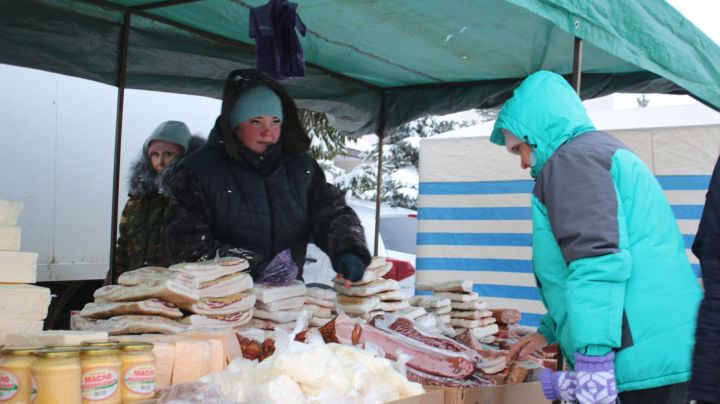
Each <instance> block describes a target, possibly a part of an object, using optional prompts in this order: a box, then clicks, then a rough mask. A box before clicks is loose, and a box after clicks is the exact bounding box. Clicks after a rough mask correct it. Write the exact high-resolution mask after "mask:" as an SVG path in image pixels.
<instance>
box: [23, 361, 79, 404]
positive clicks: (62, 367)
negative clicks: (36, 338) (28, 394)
mask: <svg viewBox="0 0 720 404" xmlns="http://www.w3.org/2000/svg"><path fill="white" fill-rule="evenodd" d="M35 357H36V360H35V362H34V363H33V367H32V375H33V377H34V378H35V382H36V383H37V398H36V399H35V404H66V403H79V402H80V401H81V397H82V396H81V394H80V372H81V368H80V350H79V349H78V348H57V349H40V350H37V351H35Z"/></svg>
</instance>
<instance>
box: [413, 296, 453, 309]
mask: <svg viewBox="0 0 720 404" xmlns="http://www.w3.org/2000/svg"><path fill="white" fill-rule="evenodd" d="M410 304H412V305H413V306H419V307H424V308H426V309H428V308H433V307H445V306H448V307H449V306H450V299H448V298H443V299H441V298H439V297H437V296H413V297H411V298H410Z"/></svg>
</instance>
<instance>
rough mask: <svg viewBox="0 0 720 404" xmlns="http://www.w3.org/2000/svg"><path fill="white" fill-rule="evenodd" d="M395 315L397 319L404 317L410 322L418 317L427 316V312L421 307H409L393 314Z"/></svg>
mask: <svg viewBox="0 0 720 404" xmlns="http://www.w3.org/2000/svg"><path fill="white" fill-rule="evenodd" d="M395 314H397V315H398V316H399V317H404V318H407V319H410V320H414V319H416V318H418V317H420V316H423V315H425V314H427V312H426V311H425V309H423V308H422V307H413V306H410V307H407V308H404V309H400V310H398V311H397V312H395Z"/></svg>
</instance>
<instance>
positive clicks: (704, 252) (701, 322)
mask: <svg viewBox="0 0 720 404" xmlns="http://www.w3.org/2000/svg"><path fill="white" fill-rule="evenodd" d="M692 251H693V253H694V254H695V256H697V257H698V258H699V259H700V268H701V270H702V279H703V286H704V287H705V297H704V298H703V301H702V303H701V304H700V311H699V313H698V320H697V330H696V332H695V352H694V354H693V369H692V379H691V380H690V392H689V397H690V398H692V399H695V400H701V401H707V402H712V403H720V159H718V161H717V163H715V170H714V171H713V175H712V179H711V180H710V187H709V188H708V192H707V196H706V199H705V208H704V209H703V213H702V218H701V219H700V227H699V228H698V232H697V235H696V236H695V242H694V243H693V246H692Z"/></svg>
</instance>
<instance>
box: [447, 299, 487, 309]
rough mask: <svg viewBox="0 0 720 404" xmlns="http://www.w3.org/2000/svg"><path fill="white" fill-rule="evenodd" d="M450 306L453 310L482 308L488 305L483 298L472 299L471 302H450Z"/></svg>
mask: <svg viewBox="0 0 720 404" xmlns="http://www.w3.org/2000/svg"><path fill="white" fill-rule="evenodd" d="M450 306H451V307H452V308H453V310H483V309H486V308H487V307H488V304H487V302H486V301H484V300H474V301H471V302H456V301H454V302H452V303H450Z"/></svg>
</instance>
